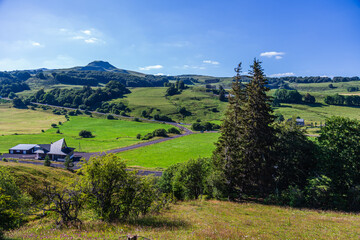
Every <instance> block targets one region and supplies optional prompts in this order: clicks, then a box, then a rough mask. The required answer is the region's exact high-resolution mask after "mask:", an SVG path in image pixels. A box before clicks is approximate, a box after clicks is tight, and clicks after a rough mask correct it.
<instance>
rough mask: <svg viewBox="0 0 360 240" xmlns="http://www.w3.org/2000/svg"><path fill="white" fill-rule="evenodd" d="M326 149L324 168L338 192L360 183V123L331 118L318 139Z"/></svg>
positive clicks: (322, 165)
mask: <svg viewBox="0 0 360 240" xmlns="http://www.w3.org/2000/svg"><path fill="white" fill-rule="evenodd" d="M318 140H319V144H320V146H321V147H322V148H323V150H324V152H323V153H322V156H323V158H322V162H321V163H320V169H321V171H322V172H323V173H324V174H325V175H326V176H327V177H329V178H330V179H331V180H332V186H333V188H334V190H335V191H336V192H338V193H346V192H347V191H349V190H350V189H351V188H353V187H356V186H358V185H360V122H359V121H358V120H350V119H348V118H342V117H331V118H329V119H327V120H326V122H325V126H323V127H322V128H321V132H320V137H319V138H318Z"/></svg>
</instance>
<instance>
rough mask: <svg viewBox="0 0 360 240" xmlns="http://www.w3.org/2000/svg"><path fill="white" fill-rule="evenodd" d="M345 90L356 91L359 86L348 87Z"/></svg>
mask: <svg viewBox="0 0 360 240" xmlns="http://www.w3.org/2000/svg"><path fill="white" fill-rule="evenodd" d="M346 90H347V91H348V92H357V91H359V87H348V88H347V89H346Z"/></svg>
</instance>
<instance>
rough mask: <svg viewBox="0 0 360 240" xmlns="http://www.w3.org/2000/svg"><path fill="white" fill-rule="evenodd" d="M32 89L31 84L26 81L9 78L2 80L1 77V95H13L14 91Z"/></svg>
mask: <svg viewBox="0 0 360 240" xmlns="http://www.w3.org/2000/svg"><path fill="white" fill-rule="evenodd" d="M25 90H30V88H29V85H27V84H26V83H24V82H19V81H12V80H8V79H4V80H1V78H0V96H1V97H11V98H13V97H12V96H11V95H14V93H17V92H22V91H25Z"/></svg>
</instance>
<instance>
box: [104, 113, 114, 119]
mask: <svg viewBox="0 0 360 240" xmlns="http://www.w3.org/2000/svg"><path fill="white" fill-rule="evenodd" d="M106 119H109V120H112V119H115V118H114V116H113V115H111V114H109V115H107V116H106Z"/></svg>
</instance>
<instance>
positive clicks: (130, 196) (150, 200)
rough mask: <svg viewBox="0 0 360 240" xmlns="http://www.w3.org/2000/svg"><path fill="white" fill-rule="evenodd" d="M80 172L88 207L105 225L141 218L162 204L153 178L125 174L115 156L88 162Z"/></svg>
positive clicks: (130, 172) (111, 155)
mask: <svg viewBox="0 0 360 240" xmlns="http://www.w3.org/2000/svg"><path fill="white" fill-rule="evenodd" d="M80 172H81V175H80V179H79V180H80V181H79V182H80V184H81V186H82V188H83V190H84V194H85V196H86V199H87V200H88V206H89V207H90V208H92V209H93V210H94V211H95V212H96V213H97V214H98V215H99V217H100V218H101V219H103V220H105V221H117V220H124V219H127V218H134V217H138V216H140V215H142V216H144V215H146V214H148V213H150V212H152V210H153V209H154V208H153V207H154V206H155V205H157V206H158V204H157V202H158V201H157V200H162V198H161V197H160V196H159V194H158V192H157V191H156V189H155V186H154V179H153V178H150V177H148V178H145V177H141V176H138V175H136V173H135V172H133V171H127V170H126V165H125V163H124V161H122V160H121V159H119V158H118V157H117V156H116V155H114V154H109V155H105V156H101V157H100V156H97V157H92V158H90V159H89V161H87V162H85V163H84V164H83V166H82V168H81V169H80ZM157 209H158V208H157Z"/></svg>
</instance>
